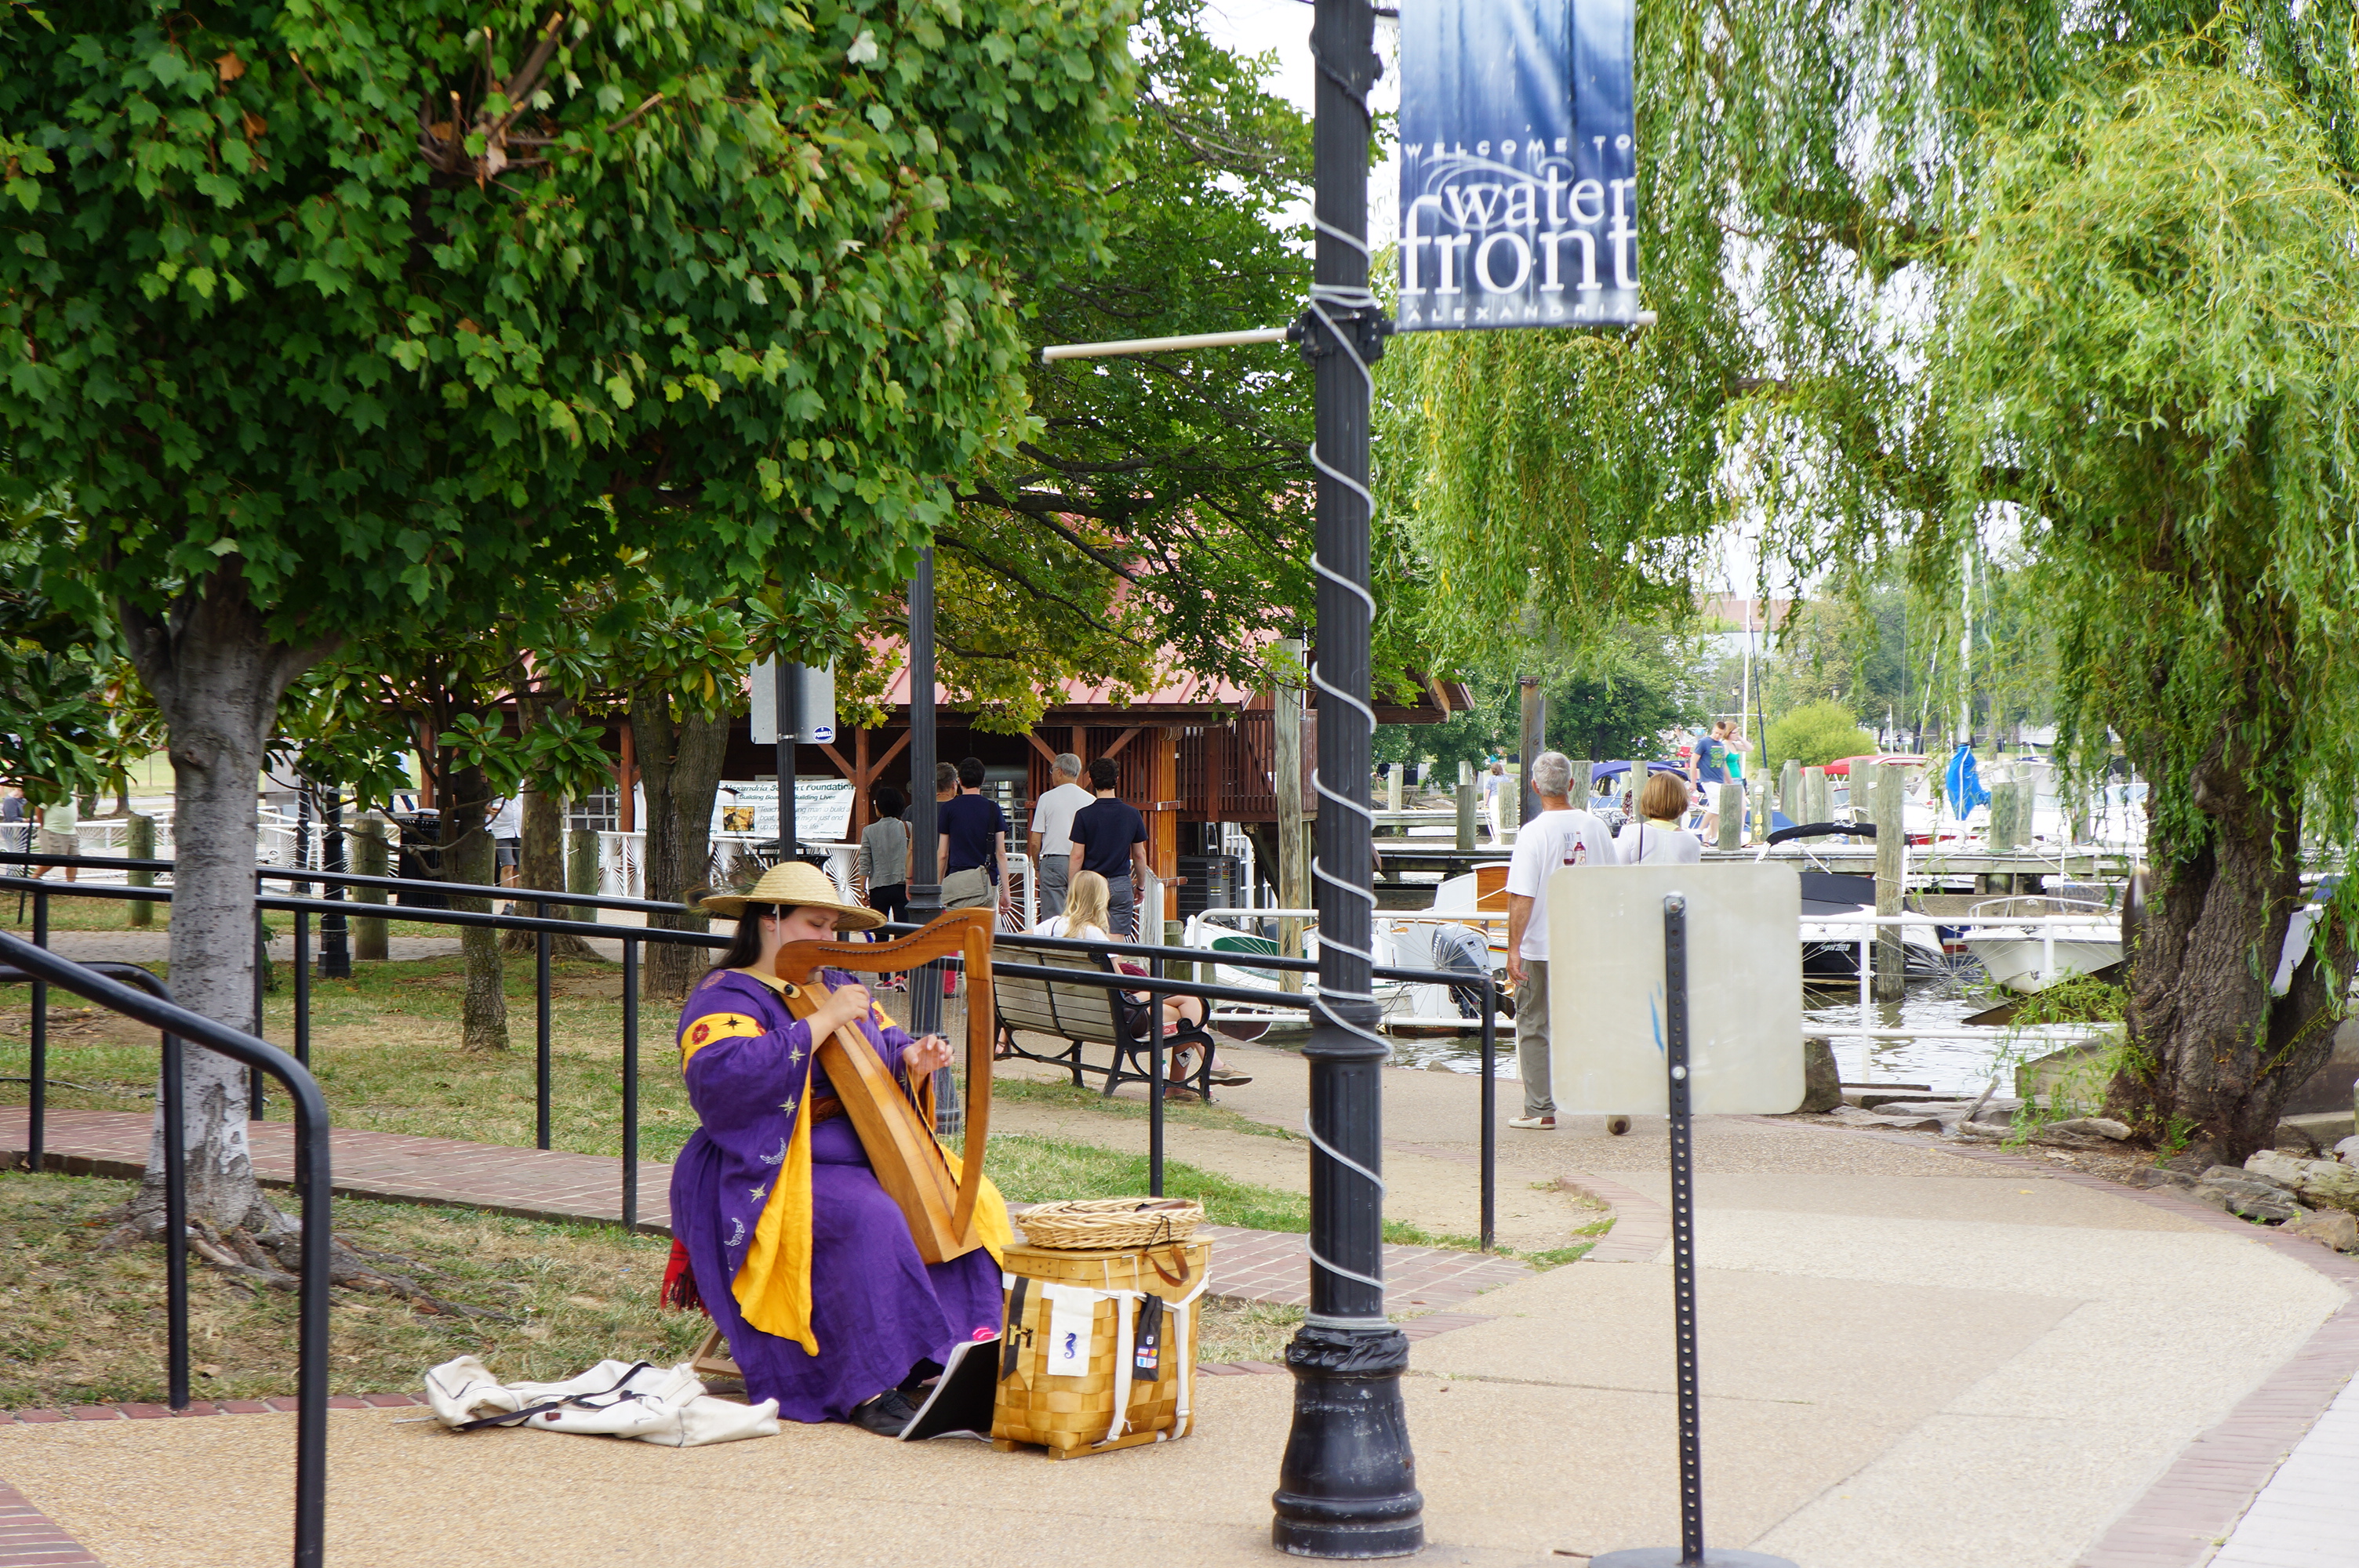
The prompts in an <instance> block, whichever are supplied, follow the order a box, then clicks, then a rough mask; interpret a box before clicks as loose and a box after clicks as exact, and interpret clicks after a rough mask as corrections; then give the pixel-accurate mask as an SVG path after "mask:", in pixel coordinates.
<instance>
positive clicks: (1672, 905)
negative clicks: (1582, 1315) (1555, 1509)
mask: <svg viewBox="0 0 2359 1568" xmlns="http://www.w3.org/2000/svg"><path fill="white" fill-rule="evenodd" d="M1663 1043H1664V1055H1665V1057H1666V1059H1667V1065H1668V1068H1669V1072H1670V1075H1671V1082H1670V1113H1671V1114H1670V1122H1671V1314H1672V1322H1673V1325H1674V1332H1673V1335H1672V1337H1673V1339H1674V1340H1675V1341H1676V1342H1677V1351H1678V1358H1679V1387H1680V1562H1681V1563H1701V1562H1703V1560H1704V1559H1703V1446H1702V1427H1701V1420H1702V1415H1701V1411H1700V1410H1699V1409H1698V1406H1699V1405H1700V1403H1701V1398H1700V1396H1699V1393H1698V1389H1697V1382H1696V1274H1695V1123H1694V1119H1693V1118H1692V1116H1691V1115H1690V1097H1689V1094H1688V1088H1689V1085H1690V1078H1689V1076H1688V901H1687V900H1686V899H1685V898H1683V897H1681V896H1680V894H1678V893H1673V894H1671V895H1670V896H1669V898H1667V899H1665V900H1663Z"/></svg>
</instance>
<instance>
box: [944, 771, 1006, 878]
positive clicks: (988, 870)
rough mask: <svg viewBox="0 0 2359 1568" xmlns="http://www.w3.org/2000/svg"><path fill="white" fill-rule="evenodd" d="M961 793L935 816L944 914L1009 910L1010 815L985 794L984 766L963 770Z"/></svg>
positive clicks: (945, 803) (960, 782)
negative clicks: (938, 834) (958, 911)
mask: <svg viewBox="0 0 2359 1568" xmlns="http://www.w3.org/2000/svg"><path fill="white" fill-rule="evenodd" d="M958 777H959V792H958V794H957V795H954V796H952V797H951V799H949V800H946V801H944V802H943V803H942V805H941V807H940V810H938V811H937V812H936V813H935V814H934V815H935V823H936V826H937V827H939V828H940V857H941V858H940V862H939V863H940V866H941V868H942V907H943V908H944V909H989V908H991V907H992V906H993V905H994V904H996V905H998V907H1000V908H1001V909H1006V907H1007V813H1006V812H1004V811H1002V810H1000V809H999V803H998V802H997V801H995V800H990V799H986V798H985V797H984V794H983V760H982V759H981V758H979V757H969V758H968V759H967V760H966V761H965V762H961V763H960V764H959V770H958Z"/></svg>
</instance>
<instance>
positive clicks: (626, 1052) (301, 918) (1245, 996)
mask: <svg viewBox="0 0 2359 1568" xmlns="http://www.w3.org/2000/svg"><path fill="white" fill-rule="evenodd" d="M9 863H15V864H30V865H44V866H62V865H72V866H81V867H86V868H91V869H96V870H117V871H119V870H124V869H126V868H128V869H130V870H136V871H166V872H168V871H171V870H172V862H171V861H169V860H119V859H114V858H106V857H91V856H50V855H24V854H0V864H9ZM255 876H256V878H257V879H260V880H263V881H273V880H275V881H288V882H298V883H301V882H324V883H328V884H331V886H332V889H333V890H341V889H342V888H347V887H363V888H380V889H383V890H386V892H402V891H414V892H433V893H438V894H441V895H444V896H446V897H455V898H465V899H471V900H499V901H506V902H507V903H511V904H516V903H531V904H533V906H534V907H535V908H536V909H538V910H540V911H542V912H543V913H542V914H537V915H519V914H492V913H489V912H485V911H475V910H459V909H447V908H439V909H438V908H429V907H421V906H417V905H409V904H402V905H390V904H388V905H383V906H379V905H375V904H368V905H357V904H355V903H353V901H350V900H345V899H341V898H332V899H312V898H299V897H293V896H288V895H283V894H272V893H264V894H262V895H260V896H259V897H257V898H256V900H255V904H256V907H257V908H258V909H261V910H265V911H269V912H273V913H279V914H293V915H294V917H295V920H294V926H295V930H294V944H295V955H294V957H295V962H294V970H295V995H294V1003H295V1005H294V1009H293V1011H294V1025H293V1030H294V1048H295V1059H296V1060H297V1061H298V1062H299V1063H301V1064H304V1065H309V1064H310V921H311V919H312V918H313V917H314V916H322V917H324V916H327V915H331V914H334V915H342V916H347V917H351V918H362V919H371V920H375V919H395V920H403V921H412V922H419V923H423V924H428V925H451V926H460V927H464V926H476V927H484V928H490V929H493V930H501V931H529V932H533V933H535V934H537V935H538V942H537V943H536V949H537V956H536V965H535V977H534V980H535V983H534V993H535V1033H536V1050H535V1053H534V1062H535V1066H534V1098H535V1127H536V1133H537V1140H536V1146H537V1147H538V1148H541V1149H547V1148H548V1147H549V1120H550V1111H549V1103H550V1072H551V1062H550V1045H549V981H550V974H549V939H550V938H551V937H552V936H557V935H572V936H580V937H590V938H596V939H600V940H604V941H619V942H621V944H622V946H623V959H622V968H623V1051H622V1055H623V1065H622V1104H621V1107H620V1110H621V1123H622V1126H621V1132H622V1144H623V1153H622V1166H623V1170H622V1194H621V1205H620V1206H621V1211H622V1223H623V1224H624V1226H625V1227H636V1226H637V1224H638V1208H639V1203H638V1132H639V1127H638V1119H639V1118H638V1100H639V1081H638V1038H639V1016H638V1015H639V1009H638V997H639V985H638V980H639V974H638V965H639V945H640V944H641V943H643V942H655V943H670V944H673V945H676V946H701V947H709V948H719V947H724V946H728V943H729V938H727V937H725V936H718V935H712V934H710V933H707V932H701V931H672V930H666V929H663V928H660V927H656V926H630V925H602V924H599V923H596V922H591V921H577V920H565V919H557V918H551V917H549V915H548V914H547V913H546V912H547V911H548V910H549V908H550V907H552V906H555V907H559V908H571V907H590V908H597V909H614V910H621V911H625V912H628V913H636V914H650V915H653V914H662V915H670V916H677V915H679V914H682V913H683V911H682V909H681V906H680V905H679V904H677V903H658V902H654V901H650V900H647V899H635V898H613V897H606V896H603V895H596V894H587V893H570V892H569V893H560V892H554V891H551V890H547V889H537V888H513V887H493V886H486V885H484V884H480V883H469V882H447V881H418V880H416V879H411V878H403V877H373V876H363V875H358V874H355V873H350V872H338V871H310V870H306V869H302V868H288V867H280V866H259V867H256V868H255ZM5 892H18V893H26V894H29V895H30V896H31V897H32V899H33V901H34V911H33V914H34V921H33V929H34V935H35V939H36V940H37V941H44V942H45V941H46V939H47V937H46V932H47V929H48V900H49V897H52V896H70V897H75V898H112V899H124V900H134V901H143V902H162V903H169V902H170V901H171V896H172V893H171V890H170V889H169V888H163V887H129V886H116V885H113V884H105V883H92V882H74V883H70V884H64V885H60V884H56V883H51V882H48V881H42V880H38V879H32V878H22V877H7V876H0V893H5ZM380 908H382V909H384V911H385V913H384V914H377V913H375V912H376V911H377V910H378V909H380ZM358 909H365V910H367V911H369V912H370V913H368V914H356V913H355V911H356V910H358ZM396 911H397V913H396ZM918 929H919V928H918V927H917V926H914V925H898V924H897V925H887V926H886V927H885V930H886V931H887V932H890V933H895V934H901V935H907V934H908V933H911V932H914V931H916V930H918ZM260 941H261V934H260V932H259V930H257V933H256V943H257V951H256V955H255V1025H256V1028H257V1029H259V1027H260V1022H261V1018H262V997H263V990H262V988H263V984H264V976H263V963H262V959H263V954H262V953H261V951H260V950H259V944H260ZM995 946H997V947H1000V948H1016V949H1025V948H1037V949H1040V950H1044V951H1060V950H1061V951H1067V952H1074V953H1084V954H1089V955H1093V956H1103V957H1109V958H1125V957H1126V958H1136V959H1138V960H1140V961H1142V962H1143V963H1144V964H1145V965H1146V966H1147V975H1146V976H1144V977H1142V976H1137V975H1125V974H1121V973H1103V972H1102V973H1099V974H1095V975H1093V974H1090V973H1089V972H1087V971H1082V970H1072V969H1062V968H1034V967H1030V966H1021V965H1018V966H1015V967H1012V968H1009V970H1008V972H1010V973H1013V974H1024V975H1027V976H1028V977H1030V978H1035V979H1050V980H1055V981H1059V982H1070V983H1074V984H1080V985H1088V986H1097V987H1102V988H1104V989H1120V990H1146V991H1148V992H1149V993H1150V995H1149V998H1148V1002H1147V1005H1148V1007H1150V1008H1151V1009H1152V1010H1153V1011H1149V1012H1148V1013H1147V1017H1148V1018H1149V1019H1150V1020H1153V1019H1158V1018H1159V1017H1160V1015H1161V1009H1162V1005H1163V1000H1164V999H1165V998H1167V997H1178V996H1194V997H1198V998H1200V999H1201V1000H1203V1002H1204V1004H1205V1013H1206V1019H1207V1023H1208V1025H1209V1022H1210V1018H1211V1013H1212V1003H1214V1002H1216V1001H1227V1002H1234V1003H1243V1004H1245V1005H1249V1006H1254V1007H1260V1008H1266V1009H1271V1010H1274V1011H1304V1012H1307V1011H1309V1006H1310V1003H1309V1000H1308V999H1307V998H1304V997H1303V996H1302V994H1301V993H1299V992H1287V991H1275V990H1262V989H1253V988H1247V987H1237V986H1221V985H1215V984H1212V983H1210V982H1206V981H1201V980H1183V979H1178V978H1176V977H1173V976H1171V975H1169V973H1168V967H1169V966H1170V965H1172V964H1188V965H1195V964H1203V963H1233V964H1237V965H1240V966H1241V967H1246V968H1254V969H1257V970H1259V969H1266V970H1272V971H1278V972H1288V971H1291V972H1295V973H1301V974H1316V973H1317V972H1318V968H1319V965H1318V961H1317V960H1315V959H1310V958H1287V957H1278V956H1277V955H1273V954H1260V953H1256V954H1252V955H1246V956H1240V955H1236V954H1228V953H1212V952H1208V951H1206V950H1203V949H1198V948H1185V947H1181V948H1174V947H1163V946H1147V945H1145V944H1141V943H1135V942H1082V941H1072V940H1068V939H1065V938H1061V937H1052V936H1036V935H1028V934H1021V933H1008V932H1003V933H1000V934H999V935H997V936H996V937H995ZM944 963H945V964H946V965H947V967H951V968H955V964H954V963H951V962H950V961H944ZM993 967H994V968H995V969H997V968H1001V967H1002V965H1001V964H1000V962H999V961H998V960H996V959H995V960H994V964H993ZM939 972H940V971H939V970H938V969H936V968H934V967H933V966H930V965H929V966H928V968H927V971H926V973H927V974H928V975H929V977H930V976H931V975H933V974H938V973H939ZM1374 973H1375V978H1376V979H1385V980H1399V981H1408V982H1410V983H1415V984H1424V985H1440V986H1448V987H1452V988H1463V989H1479V991H1480V992H1481V996H1482V1000H1481V1003H1480V1023H1479V1029H1480V1036H1481V1054H1482V1090H1481V1095H1482V1116H1481V1121H1482V1125H1481V1147H1482V1154H1481V1160H1480V1167H1481V1202H1480V1216H1481V1217H1480V1237H1479V1240H1480V1244H1481V1245H1482V1247H1483V1248H1484V1249H1485V1250H1488V1249H1490V1248H1491V1247H1492V1246H1493V1245H1494V1244H1495V1235H1496V1214H1497V1206H1498V1180H1497V1163H1498V1127H1497V1108H1498V1084H1497V1077H1496V1073H1497V1052H1498V1031H1497V1022H1496V1018H1497V1011H1498V1000H1499V998H1498V982H1497V978H1496V977H1495V976H1494V975H1492V974H1491V973H1489V972H1488V971H1478V970H1471V969H1415V968H1398V967H1385V968H1377V969H1375V971H1374ZM911 983H912V984H913V985H917V984H922V983H931V980H930V978H929V979H928V980H925V981H920V980H918V979H912V981H911ZM33 1011H34V1018H33V1023H32V1030H31V1037H32V1039H33V1041H34V1048H35V1051H36V1052H37V1053H38V1052H39V1051H40V1049H41V1044H42V1042H43V1041H44V1039H45V1029H46V1024H45V1019H44V1016H43V1015H44V1011H45V1000H44V998H43V995H42V993H41V992H40V990H39V989H36V991H35V995H34V1006H33ZM1151 1033H1152V1037H1153V1040H1154V1042H1155V1049H1154V1050H1153V1051H1152V1052H1151V1053H1150V1055H1149V1067H1150V1071H1151V1073H1152V1075H1153V1077H1152V1082H1151V1083H1150V1087H1149V1089H1148V1098H1149V1100H1150V1108H1149V1111H1148V1117H1149V1134H1148V1144H1149V1160H1148V1168H1149V1177H1150V1181H1151V1182H1152V1184H1153V1186H1154V1191H1155V1195H1160V1194H1161V1191H1162V1172H1163V1163H1164V1161H1163V1149H1164V1134H1163V1122H1164V1118H1163V1089H1162V1085H1163V1082H1164V1081H1165V1080H1164V1077H1163V1074H1162V1056H1163V1050H1162V1044H1161V1039H1162V1037H1161V1034H1160V1032H1159V1030H1157V1031H1151ZM29 1076H33V1077H35V1078H36V1079H38V1077H39V1076H40V1073H39V1070H38V1068H37V1069H36V1070H35V1071H34V1072H33V1073H32V1074H31V1075H29ZM30 1098H31V1103H32V1119H33V1123H34V1127H35V1130H34V1132H33V1134H32V1136H33V1138H34V1139H35V1140H36V1141H37V1142H38V1138H39V1136H40V1133H39V1131H38V1128H39V1123H40V1119H41V1110H40V1105H41V1091H40V1088H39V1087H38V1085H37V1086H36V1087H34V1089H33V1093H32V1096H31V1097H30ZM252 1098H253V1104H252V1107H251V1108H250V1111H249V1114H250V1115H252V1116H253V1117H254V1118H255V1119H260V1118H261V1116H262V1097H261V1094H260V1085H259V1081H258V1077H257V1081H256V1083H255V1087H254V1089H253V1090H252Z"/></svg>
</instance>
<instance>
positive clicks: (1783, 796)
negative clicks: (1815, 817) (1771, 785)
mask: <svg viewBox="0 0 2359 1568" xmlns="http://www.w3.org/2000/svg"><path fill="white" fill-rule="evenodd" d="M1805 798H1806V797H1805V796H1804V795H1803V794H1802V763H1801V759H1800V758H1799V757H1788V758H1787V759H1786V760H1785V761H1784V762H1781V763H1779V764H1778V767H1777V809H1778V810H1780V811H1782V812H1784V813H1785V814H1786V815H1787V816H1788V817H1789V818H1791V819H1792V820H1793V821H1795V822H1797V823H1802V822H1808V821H1810V817H1808V816H1804V815H1803V813H1804V811H1805V810H1806V809H1807V808H1806V807H1805V806H1803V804H1802V802H1803V800H1804V799H1805Z"/></svg>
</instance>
